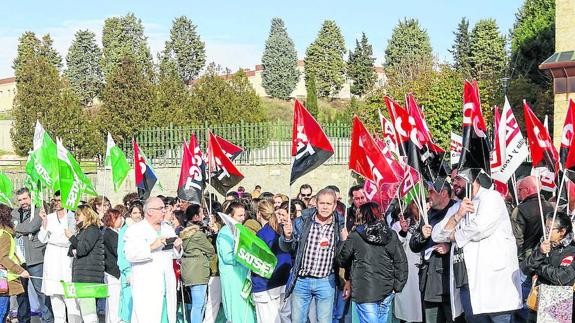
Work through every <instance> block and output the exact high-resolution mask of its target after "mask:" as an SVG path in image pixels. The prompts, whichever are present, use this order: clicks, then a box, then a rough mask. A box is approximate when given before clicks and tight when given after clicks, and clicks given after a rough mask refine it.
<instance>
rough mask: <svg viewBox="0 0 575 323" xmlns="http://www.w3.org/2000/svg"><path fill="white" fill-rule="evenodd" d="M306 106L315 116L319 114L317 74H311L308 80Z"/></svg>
mask: <svg viewBox="0 0 575 323" xmlns="http://www.w3.org/2000/svg"><path fill="white" fill-rule="evenodd" d="M305 107H306V109H307V110H308V111H309V113H310V114H311V115H312V116H314V117H315V118H317V117H318V115H319V107H318V104H317V89H316V87H315V75H310V76H309V79H308V81H307V82H306V99H305Z"/></svg>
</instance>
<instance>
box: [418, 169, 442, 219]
mask: <svg viewBox="0 0 575 323" xmlns="http://www.w3.org/2000/svg"><path fill="white" fill-rule="evenodd" d="M419 181H420V184H419V197H420V198H421V211H422V217H423V222H424V223H425V224H429V219H428V218H427V207H426V203H425V191H424V190H423V179H422V178H420V179H419ZM440 193H441V192H440Z"/></svg>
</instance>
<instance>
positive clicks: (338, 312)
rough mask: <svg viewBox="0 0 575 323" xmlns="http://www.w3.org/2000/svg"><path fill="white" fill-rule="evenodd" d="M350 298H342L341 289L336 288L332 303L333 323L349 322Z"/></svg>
mask: <svg viewBox="0 0 575 323" xmlns="http://www.w3.org/2000/svg"><path fill="white" fill-rule="evenodd" d="M350 305H351V300H350V299H348V300H347V301H346V300H344V299H343V290H341V289H339V288H338V289H337V291H336V294H335V302H334V304H333V323H345V322H351V311H350V307H351V306H350Z"/></svg>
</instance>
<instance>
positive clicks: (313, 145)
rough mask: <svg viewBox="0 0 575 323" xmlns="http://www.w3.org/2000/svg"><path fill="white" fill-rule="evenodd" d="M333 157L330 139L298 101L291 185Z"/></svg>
mask: <svg viewBox="0 0 575 323" xmlns="http://www.w3.org/2000/svg"><path fill="white" fill-rule="evenodd" d="M332 155H333V147H332V146H331V143H330V142H329V139H328V138H327V136H326V135H325V133H324V132H323V129H321V127H320V125H319V124H318V123H317V121H316V120H315V119H314V118H313V116H312V115H311V114H309V112H308V111H307V110H306V108H305V107H304V106H303V105H301V103H299V101H298V100H296V101H295V104H294V116H293V128H292V145H291V156H292V157H293V158H294V160H293V166H292V169H291V178H290V185H291V184H293V183H294V182H295V181H296V180H297V179H298V178H300V177H302V176H303V175H305V174H307V173H309V172H311V171H312V170H314V169H316V168H317V167H318V166H319V165H321V164H323V163H324V162H325V161H326V160H328V159H329V158H330V157H331V156H332Z"/></svg>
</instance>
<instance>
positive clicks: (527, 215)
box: [511, 194, 553, 261]
mask: <svg viewBox="0 0 575 323" xmlns="http://www.w3.org/2000/svg"><path fill="white" fill-rule="evenodd" d="M541 206H542V208H543V215H545V214H547V213H549V212H553V205H552V204H551V203H549V202H547V201H545V200H544V199H543V197H541ZM511 224H512V228H513V235H514V236H515V241H516V243H517V255H518V257H519V261H522V260H524V259H525V258H526V257H527V256H529V254H530V253H531V250H533V248H535V247H536V246H537V245H538V244H539V240H540V239H541V237H542V236H543V228H542V226H541V215H540V214H539V201H538V200H537V194H534V195H531V196H529V197H527V198H526V199H525V200H523V201H522V202H521V203H519V205H518V206H517V207H516V208H515V209H514V210H513V212H512V213H511Z"/></svg>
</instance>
